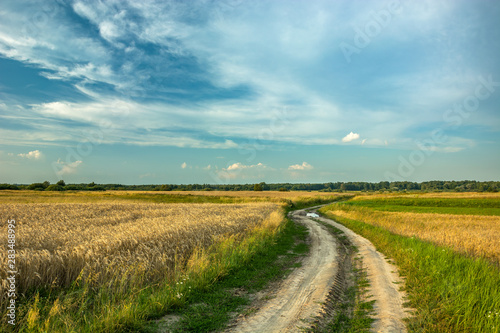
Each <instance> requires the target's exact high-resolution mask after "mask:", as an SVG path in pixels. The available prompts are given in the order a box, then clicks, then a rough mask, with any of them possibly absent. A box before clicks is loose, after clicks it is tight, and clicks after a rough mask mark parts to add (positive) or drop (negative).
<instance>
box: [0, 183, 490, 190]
mask: <svg viewBox="0 0 500 333" xmlns="http://www.w3.org/2000/svg"><path fill="white" fill-rule="evenodd" d="M499 189H500V182H496V181H486V182H478V181H475V180H462V181H442V180H433V181H428V182H421V183H416V182H407V181H404V182H403V181H402V182H388V181H382V182H378V183H368V182H335V183H333V182H331V183H301V184H294V183H273V184H266V183H265V182H261V183H258V184H237V185H213V184H183V185H175V184H164V185H121V184H95V183H94V182H92V183H89V184H66V183H65V182H64V180H60V181H58V182H57V183H56V184H51V183H50V182H48V181H45V182H43V183H33V184H30V185H19V184H0V190H35V191H106V190H126V191H322V192H344V191H368V192H370V191H393V192H398V191H456V192H498V190H499Z"/></svg>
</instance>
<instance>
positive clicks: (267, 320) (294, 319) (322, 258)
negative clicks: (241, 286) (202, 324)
mask: <svg viewBox="0 0 500 333" xmlns="http://www.w3.org/2000/svg"><path fill="white" fill-rule="evenodd" d="M301 214H303V216H301ZM291 217H292V218H293V219H294V220H295V221H297V222H300V223H302V224H304V225H305V226H306V227H307V228H308V229H309V237H310V251H311V252H310V254H309V256H308V257H307V258H305V259H304V261H303V262H302V266H301V267H300V268H298V269H296V270H294V271H293V272H292V273H291V274H290V275H289V276H288V277H287V278H286V280H285V281H283V283H281V285H280V288H279V290H277V291H276V292H275V293H273V298H272V299H270V300H269V301H267V302H266V303H265V304H264V306H262V307H261V308H260V309H259V310H258V311H257V312H256V313H254V314H253V315H251V316H249V317H247V318H242V319H240V321H239V322H238V323H237V326H236V327H234V328H233V329H231V330H229V332H252V333H255V332H302V331H303V329H304V328H307V327H308V326H310V324H309V322H311V323H312V321H313V320H314V317H315V316H317V315H319V314H320V312H321V309H322V303H323V302H325V300H326V297H327V296H328V292H329V290H330V287H331V285H332V284H333V282H334V279H335V274H336V272H337V250H336V249H337V242H336V240H335V238H334V237H333V236H332V235H331V234H330V233H329V232H328V231H327V230H326V229H325V228H324V227H323V226H321V225H319V224H318V223H317V222H314V221H312V220H310V219H308V218H306V217H305V212H303V211H294V212H292V213H291Z"/></svg>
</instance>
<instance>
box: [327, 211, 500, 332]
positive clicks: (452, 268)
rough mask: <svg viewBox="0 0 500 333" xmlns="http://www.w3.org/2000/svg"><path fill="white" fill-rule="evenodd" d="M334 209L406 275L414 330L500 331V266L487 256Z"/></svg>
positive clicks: (338, 219)
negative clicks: (402, 233)
mask: <svg viewBox="0 0 500 333" xmlns="http://www.w3.org/2000/svg"><path fill="white" fill-rule="evenodd" d="M332 208H333V207H331V206H326V207H324V208H322V209H321V212H322V213H323V214H325V215H327V216H328V217H330V218H333V219H335V220H336V221H337V222H339V223H342V224H343V225H345V226H346V227H348V228H350V229H351V230H353V231H354V232H356V233H358V234H360V235H362V236H364V237H366V238H367V239H369V240H370V241H371V242H372V243H373V244H374V245H375V246H376V247H377V249H378V250H379V251H381V252H382V253H384V254H385V255H387V256H389V257H391V258H393V259H394V260H395V264H396V265H397V266H398V267H399V269H400V272H401V274H402V275H403V276H405V277H406V283H405V285H406V292H407V294H408V297H409V300H410V303H411V306H412V307H413V308H415V309H416V311H415V316H413V317H411V318H410V319H409V322H408V328H409V331H410V332H493V333H499V332H500V289H499V286H500V272H499V270H498V268H496V267H494V266H493V265H492V264H490V263H489V262H487V261H486V260H484V259H480V258H470V257H466V256H463V255H460V254H457V253H455V252H453V251H452V250H451V249H448V248H445V247H439V246H436V245H433V244H431V243H428V242H425V241H422V240H419V239H417V238H413V237H404V236H399V235H395V234H393V233H391V232H389V231H387V230H386V229H384V228H381V227H378V226H373V225H369V224H367V223H364V222H362V221H358V220H353V219H348V218H343V217H338V216H335V215H333V214H332V213H331V212H329V210H331V209H332Z"/></svg>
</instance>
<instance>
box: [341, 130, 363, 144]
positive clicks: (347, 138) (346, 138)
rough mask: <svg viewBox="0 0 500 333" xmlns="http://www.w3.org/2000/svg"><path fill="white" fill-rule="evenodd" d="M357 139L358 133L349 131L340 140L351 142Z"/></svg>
mask: <svg viewBox="0 0 500 333" xmlns="http://www.w3.org/2000/svg"><path fill="white" fill-rule="evenodd" d="M357 139H359V134H358V133H353V132H351V133H349V134H347V135H346V136H344V137H343V138H342V142H351V141H353V140H357Z"/></svg>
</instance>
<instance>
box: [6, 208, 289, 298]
mask: <svg viewBox="0 0 500 333" xmlns="http://www.w3.org/2000/svg"><path fill="white" fill-rule="evenodd" d="M278 209H279V206H277V205H275V204H269V203H250V204H149V203H92V204H90V203H52V204H47V203H45V204H44V203H35V204H2V205H0V216H1V217H2V219H3V220H6V219H15V220H16V225H17V229H16V241H17V244H16V252H17V255H16V264H17V269H18V270H19V275H18V276H17V279H16V287H17V289H18V292H20V293H23V292H25V291H26V290H28V289H29V288H33V287H35V288H38V287H50V286H52V287H54V286H57V287H59V286H61V287H67V286H69V285H71V284H72V283H75V282H78V281H80V280H82V279H83V280H85V283H87V284H88V283H90V284H93V285H97V286H102V285H105V284H112V283H117V282H119V283H120V284H122V285H124V286H126V285H128V284H130V283H134V284H135V285H137V283H142V282H145V283H146V282H147V283H154V282H159V281H161V280H162V279H165V278H168V277H169V274H171V273H172V272H173V269H174V266H175V265H176V264H182V263H184V262H185V261H187V259H188V258H189V256H190V255H191V253H192V251H193V250H194V249H195V248H204V247H207V246H210V245H211V244H212V243H213V242H214V241H215V240H217V239H218V238H219V237H223V236H227V235H235V237H239V236H243V235H244V234H245V233H246V232H247V231H248V230H250V229H252V228H254V227H256V226H257V225H259V223H262V222H263V221H264V220H266V218H268V217H269V216H271V215H272V213H273V212H276V211H277V210H278ZM5 225H6V223H2V227H1V228H0V243H1V244H7V230H6V227H5ZM6 261H7V251H1V252H0V262H2V263H6ZM5 266H6V265H5V264H4V265H2V266H1V267H0V278H1V279H2V283H3V284H2V285H1V287H0V292H1V294H2V295H5V288H6V280H5V277H6V274H7V273H6V267H5ZM117 278H119V279H121V280H120V281H116V279H117ZM133 279H136V280H137V279H140V280H141V281H142V282H141V281H136V280H134V281H132V280H133ZM124 280H130V281H125V283H124ZM0 303H1V300H0Z"/></svg>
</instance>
